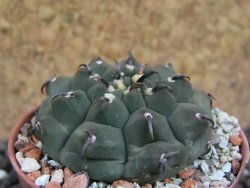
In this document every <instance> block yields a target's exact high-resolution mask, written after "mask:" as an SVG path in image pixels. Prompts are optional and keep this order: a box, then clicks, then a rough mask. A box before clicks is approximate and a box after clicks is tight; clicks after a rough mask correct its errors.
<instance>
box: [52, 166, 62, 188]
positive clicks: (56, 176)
mask: <svg viewBox="0 0 250 188" xmlns="http://www.w3.org/2000/svg"><path fill="white" fill-rule="evenodd" d="M63 178H64V173H63V170H62V169H59V170H55V171H54V172H53V173H52V175H51V180H50V181H55V182H58V183H60V184H61V183H62V182H63Z"/></svg>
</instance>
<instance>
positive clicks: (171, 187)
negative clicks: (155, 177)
mask: <svg viewBox="0 0 250 188" xmlns="http://www.w3.org/2000/svg"><path fill="white" fill-rule="evenodd" d="M163 187H164V188H181V187H180V186H179V185H175V184H165V186H162V187H158V188H163Z"/></svg>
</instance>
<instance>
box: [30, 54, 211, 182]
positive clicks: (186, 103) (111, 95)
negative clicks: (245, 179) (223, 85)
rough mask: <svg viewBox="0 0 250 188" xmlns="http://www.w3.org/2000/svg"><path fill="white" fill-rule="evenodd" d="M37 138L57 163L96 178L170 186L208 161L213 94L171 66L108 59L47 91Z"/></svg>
mask: <svg viewBox="0 0 250 188" xmlns="http://www.w3.org/2000/svg"><path fill="white" fill-rule="evenodd" d="M41 90H42V92H44V90H46V94H47V98H46V99H45V101H44V102H43V103H42V105H41V106H40V108H39V110H38V112H37V114H36V124H37V125H39V126H36V130H35V132H34V134H35V136H36V137H37V138H39V139H40V140H41V142H42V143H43V149H44V151H45V152H46V153H48V154H49V156H50V157H51V158H53V159H54V160H56V161H59V162H61V163H62V164H63V165H65V166H68V167H69V168H71V169H72V170H73V171H74V172H80V171H85V172H87V173H88V175H89V177H90V179H92V180H97V181H98V180H99V181H106V182H112V181H115V180H118V179H124V180H129V181H136V182H139V183H145V182H154V181H157V180H163V179H164V178H166V177H171V176H174V175H175V174H176V173H178V172H179V171H180V170H181V169H183V168H185V167H186V166H187V165H188V164H190V163H192V162H193V161H194V160H195V159H197V158H198V157H199V156H201V155H202V154H203V153H204V152H205V151H206V147H207V143H208V141H209V139H210V137H211V127H212V126H213V124H214V123H213V121H212V120H211V114H210V111H211V100H212V97H211V95H210V94H207V93H206V92H204V91H201V90H198V89H195V88H193V87H192V85H191V83H190V78H189V77H188V76H187V75H178V74H176V73H175V71H174V69H173V67H172V65H171V64H164V65H157V66H155V67H153V68H150V67H148V66H147V65H143V64H140V63H138V61H137V60H136V59H135V58H134V57H133V56H132V54H131V53H130V54H129V57H128V59H126V60H123V61H121V62H116V66H115V67H113V66H111V65H110V64H107V63H106V62H104V60H103V59H101V58H100V57H97V58H94V59H93V60H91V62H90V63H89V64H88V65H85V64H82V65H80V66H79V68H78V70H77V72H76V73H75V75H74V76H73V77H55V78H53V79H51V80H48V81H46V82H45V83H44V84H43V86H42V89H41Z"/></svg>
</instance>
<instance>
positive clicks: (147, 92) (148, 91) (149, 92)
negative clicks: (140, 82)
mask: <svg viewBox="0 0 250 188" xmlns="http://www.w3.org/2000/svg"><path fill="white" fill-rule="evenodd" d="M152 89H153V88H147V89H146V90H145V94H146V95H153V92H152Z"/></svg>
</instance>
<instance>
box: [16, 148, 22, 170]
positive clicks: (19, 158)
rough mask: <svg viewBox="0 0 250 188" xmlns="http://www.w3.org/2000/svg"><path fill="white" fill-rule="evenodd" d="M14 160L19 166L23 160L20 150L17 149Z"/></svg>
mask: <svg viewBox="0 0 250 188" xmlns="http://www.w3.org/2000/svg"><path fill="white" fill-rule="evenodd" d="M16 160H17V162H18V164H19V165H20V166H21V165H22V163H23V161H24V158H23V153H22V152H20V151H19V152H17V153H16Z"/></svg>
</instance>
